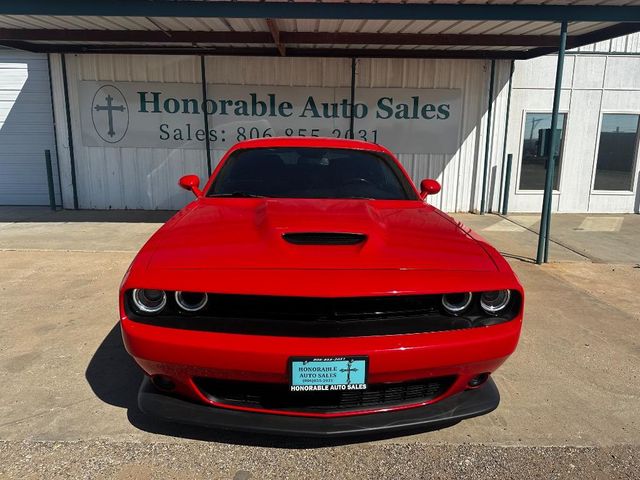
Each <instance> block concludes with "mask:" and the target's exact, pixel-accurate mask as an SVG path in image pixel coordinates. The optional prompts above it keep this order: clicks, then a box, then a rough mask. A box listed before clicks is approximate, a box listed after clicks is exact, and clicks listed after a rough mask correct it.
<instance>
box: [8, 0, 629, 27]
mask: <svg viewBox="0 0 640 480" xmlns="http://www.w3.org/2000/svg"><path fill="white" fill-rule="evenodd" d="M0 15H69V16H77V15H87V16H129V17H147V16H149V17H208V18H220V17H229V18H305V19H372V20H521V21H583V22H637V21H640V7H635V6H620V7H618V6H591V5H566V6H565V5H504V4H501V5H477V4H461V5H460V4H417V3H410V4H404V3H373V4H367V5H362V4H360V3H333V2H331V3H320V2H310V1H307V2H247V1H237V2H231V1H218V2H207V1H198V0H181V1H176V0H155V1H153V0H151V1H150V0H110V1H108V2H107V1H93V2H88V1H86V0H65V1H58V2H54V1H51V0H20V1H15V0H0Z"/></svg>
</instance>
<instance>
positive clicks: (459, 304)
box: [442, 292, 473, 315]
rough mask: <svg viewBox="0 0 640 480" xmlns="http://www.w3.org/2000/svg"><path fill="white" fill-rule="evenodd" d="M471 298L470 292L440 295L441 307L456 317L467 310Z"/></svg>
mask: <svg viewBox="0 0 640 480" xmlns="http://www.w3.org/2000/svg"><path fill="white" fill-rule="evenodd" d="M472 298H473V295H472V294H471V292H462V293H447V294H445V295H442V306H443V307H444V309H445V310H446V311H447V312H449V313H451V314H453V315H458V314H460V313H462V312H463V311H465V310H466V309H467V307H468V306H469V305H470V304H471V299H472Z"/></svg>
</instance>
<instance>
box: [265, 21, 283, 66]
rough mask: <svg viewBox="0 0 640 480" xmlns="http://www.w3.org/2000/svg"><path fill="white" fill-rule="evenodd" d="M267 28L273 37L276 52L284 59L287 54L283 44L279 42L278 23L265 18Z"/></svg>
mask: <svg viewBox="0 0 640 480" xmlns="http://www.w3.org/2000/svg"><path fill="white" fill-rule="evenodd" d="M267 27H269V32H271V36H272V37H273V43H275V45H276V48H277V49H278V52H279V53H280V56H281V57H284V56H285V55H286V53H287V51H286V48H285V46H284V43H283V42H282V40H281V36H280V29H279V28H278V23H277V22H276V21H275V20H274V19H273V18H267Z"/></svg>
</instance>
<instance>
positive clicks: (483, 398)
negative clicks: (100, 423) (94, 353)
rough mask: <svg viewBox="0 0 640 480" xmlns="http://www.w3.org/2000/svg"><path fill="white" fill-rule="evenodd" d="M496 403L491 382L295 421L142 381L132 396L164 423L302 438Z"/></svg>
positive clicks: (437, 419)
mask: <svg viewBox="0 0 640 480" xmlns="http://www.w3.org/2000/svg"><path fill="white" fill-rule="evenodd" d="M499 403H500V394H499V393H498V389H497V387H496V385H495V383H494V382H493V380H492V379H491V378H489V380H488V381H487V382H486V383H484V384H483V385H482V386H481V387H479V388H477V389H474V390H464V391H462V392H459V393H457V394H454V395H451V396H449V397H447V398H445V399H443V400H441V401H439V402H435V403H433V404H430V405H426V406H424V407H418V408H409V409H404V410H396V411H389V412H383V413H373V414H368V415H354V416H345V417H329V418H318V417H299V416H287V415H273V414H265V413H255V412H246V411H238V410H229V409H225V408H218V407H214V406H209V405H203V404H199V403H194V402H191V401H188V400H183V399H181V398H178V397H175V396H170V395H167V394H165V393H162V392H160V391H158V390H157V389H156V388H155V387H154V386H153V384H152V383H151V381H150V380H149V378H148V377H145V378H144V380H143V381H142V384H141V385H140V390H139V391H138V406H139V407H140V410H142V411H143V412H144V413H146V414H149V415H154V416H157V417H160V418H163V419H165V420H169V421H174V422H180V423H187V424H191V425H199V426H205V427H211V428H220V429H225V430H226V429H229V430H236V431H244V432H253V433H263V434H278V435H292V436H304V437H339V436H349V435H357V434H365V433H376V432H393V431H399V430H406V429H410V428H416V427H422V428H424V427H438V426H442V425H447V424H452V423H455V422H458V421H460V420H464V419H466V418H471V417H476V416H478V415H484V414H486V413H489V412H491V411H492V410H494V409H495V408H496V407H497V406H498V404H499Z"/></svg>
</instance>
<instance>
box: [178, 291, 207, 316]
mask: <svg viewBox="0 0 640 480" xmlns="http://www.w3.org/2000/svg"><path fill="white" fill-rule="evenodd" d="M208 299H209V298H208V296H207V294H206V293H200V292H176V303H177V304H178V306H179V307H180V308H181V309H182V310H185V311H187V312H197V311H199V310H202V309H203V308H204V306H205V305H206V304H207V300H208Z"/></svg>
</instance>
